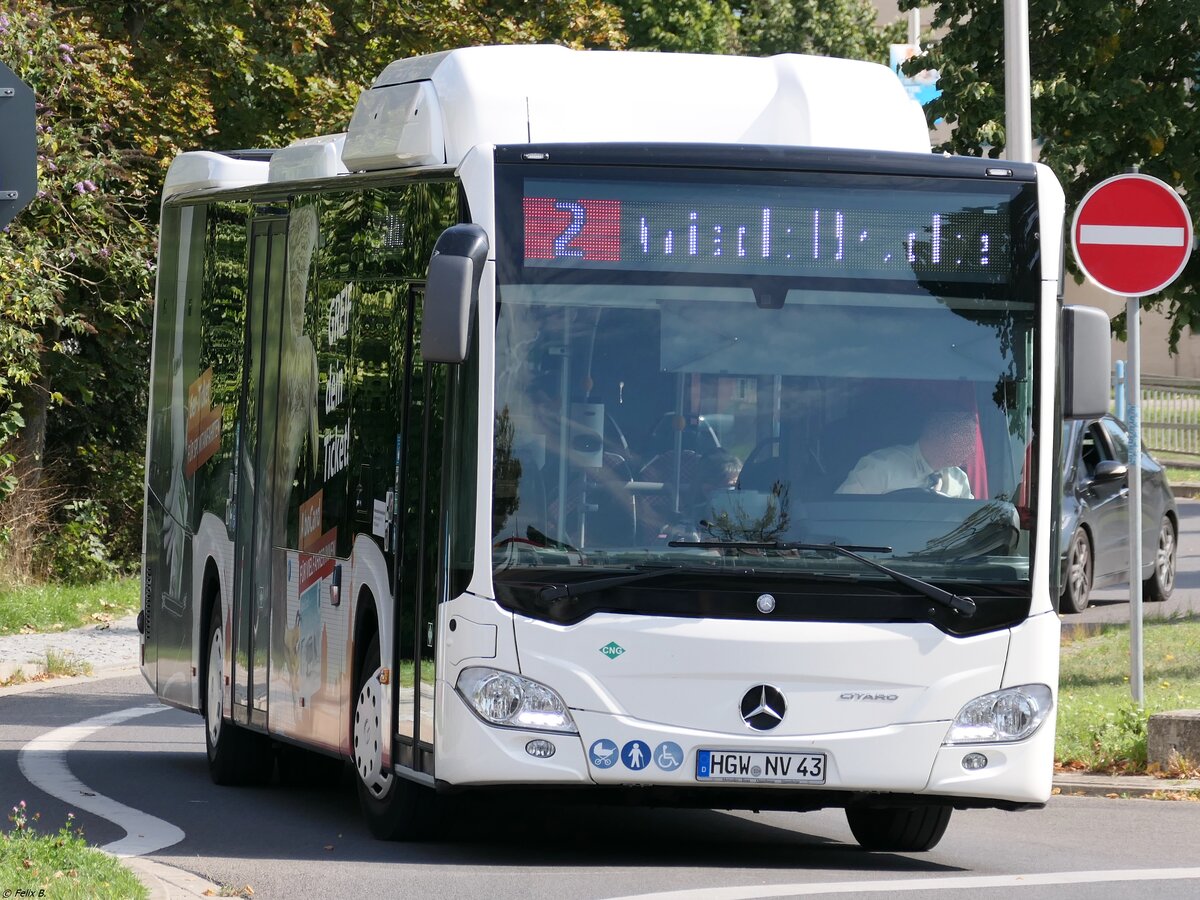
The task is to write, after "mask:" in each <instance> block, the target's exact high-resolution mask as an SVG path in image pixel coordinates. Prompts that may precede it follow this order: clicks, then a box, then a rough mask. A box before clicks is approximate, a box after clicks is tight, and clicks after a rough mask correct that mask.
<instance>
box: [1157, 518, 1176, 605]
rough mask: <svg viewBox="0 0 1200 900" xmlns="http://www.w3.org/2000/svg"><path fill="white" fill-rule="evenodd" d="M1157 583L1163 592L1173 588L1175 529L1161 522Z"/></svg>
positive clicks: (1169, 524) (1168, 523) (1167, 523)
mask: <svg viewBox="0 0 1200 900" xmlns="http://www.w3.org/2000/svg"><path fill="white" fill-rule="evenodd" d="M1158 583H1159V584H1160V585H1161V586H1162V587H1163V589H1164V590H1168V591H1169V590H1171V588H1173V587H1174V586H1175V529H1173V528H1172V527H1171V523H1170V522H1163V526H1162V531H1160V532H1159V534H1158Z"/></svg>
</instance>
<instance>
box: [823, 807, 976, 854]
mask: <svg viewBox="0 0 1200 900" xmlns="http://www.w3.org/2000/svg"><path fill="white" fill-rule="evenodd" d="M953 811H954V810H953V808H952V807H949V806H937V805H933V806H900V807H878V808H870V807H868V808H866V809H847V810H846V821H847V822H848V823H849V825H850V831H851V832H852V833H853V834H854V839H855V840H856V841H858V843H859V845H860V846H861V847H862V848H863V849H864V850H883V851H890V852H893V853H922V852H924V851H926V850H932V849H933V848H934V847H936V846H937V843H938V841H940V840H941V839H942V835H943V834H945V833H946V826H947V825H948V824H949V823H950V813H952V812H953Z"/></svg>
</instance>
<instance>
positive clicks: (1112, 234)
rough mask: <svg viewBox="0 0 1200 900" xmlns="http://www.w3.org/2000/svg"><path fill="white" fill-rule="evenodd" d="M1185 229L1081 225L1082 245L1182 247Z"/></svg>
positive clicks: (1150, 226) (1156, 226)
mask: <svg viewBox="0 0 1200 900" xmlns="http://www.w3.org/2000/svg"><path fill="white" fill-rule="evenodd" d="M1185 236H1186V233H1185V230H1184V229H1183V228H1174V227H1169V226H1165V225H1162V226H1160V225H1080V226H1079V243H1081V244H1127V245H1129V246H1131V247H1182V246H1183V241H1184V237H1185Z"/></svg>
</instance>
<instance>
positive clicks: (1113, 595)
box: [1062, 500, 1200, 627]
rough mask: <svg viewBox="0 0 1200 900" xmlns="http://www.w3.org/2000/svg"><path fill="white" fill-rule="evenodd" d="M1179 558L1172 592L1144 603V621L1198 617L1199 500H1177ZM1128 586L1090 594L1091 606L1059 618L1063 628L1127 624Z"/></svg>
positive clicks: (1199, 565) (1199, 594) (1128, 606)
mask: <svg viewBox="0 0 1200 900" xmlns="http://www.w3.org/2000/svg"><path fill="white" fill-rule="evenodd" d="M1176 504H1177V506H1178V509H1179V557H1178V564H1177V566H1176V575H1175V592H1174V593H1173V594H1172V595H1171V599H1170V600H1168V601H1166V602H1165V603H1144V604H1142V606H1143V619H1145V620H1147V621H1148V620H1150V619H1154V618H1170V617H1172V616H1182V615H1189V614H1192V615H1197V614H1200V500H1177V501H1176ZM1129 613H1130V603H1129V585H1127V584H1123V585H1120V586H1117V587H1110V588H1104V589H1103V590H1098V591H1094V592H1093V593H1092V605H1091V606H1089V607H1088V608H1087V609H1085V610H1084V611H1083V612H1081V613H1075V614H1071V615H1065V616H1063V617H1062V620H1063V626H1064V627H1066V626H1067V625H1071V624H1075V623H1078V622H1128V621H1129Z"/></svg>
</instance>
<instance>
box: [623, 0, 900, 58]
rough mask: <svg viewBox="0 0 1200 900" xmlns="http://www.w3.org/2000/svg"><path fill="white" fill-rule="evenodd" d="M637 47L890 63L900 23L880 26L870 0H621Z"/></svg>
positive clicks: (632, 44)
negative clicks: (890, 47)
mask: <svg viewBox="0 0 1200 900" xmlns="http://www.w3.org/2000/svg"><path fill="white" fill-rule="evenodd" d="M619 5H620V8H621V12H622V13H623V15H624V17H625V27H626V29H627V31H628V32H629V45H630V47H632V48H634V49H647V50H667V51H674V52H689V53H741V54H745V55H747V56H774V55H775V54H779V53H810V54H816V55H818V56H840V57H845V58H847V59H867V60H873V61H875V62H884V61H886V59H887V45H888V43H889V42H890V41H893V40H898V39H899V31H898V29H899V28H900V27H901V26H899V25H896V26H889V27H887V28H880V27H879V26H878V25H877V24H876V21H875V20H876V11H875V7H874V6H873V5H872V4H871V3H870V2H869V0H743V2H739V0H733V2H730V0H712V2H709V0H620V3H619Z"/></svg>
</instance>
